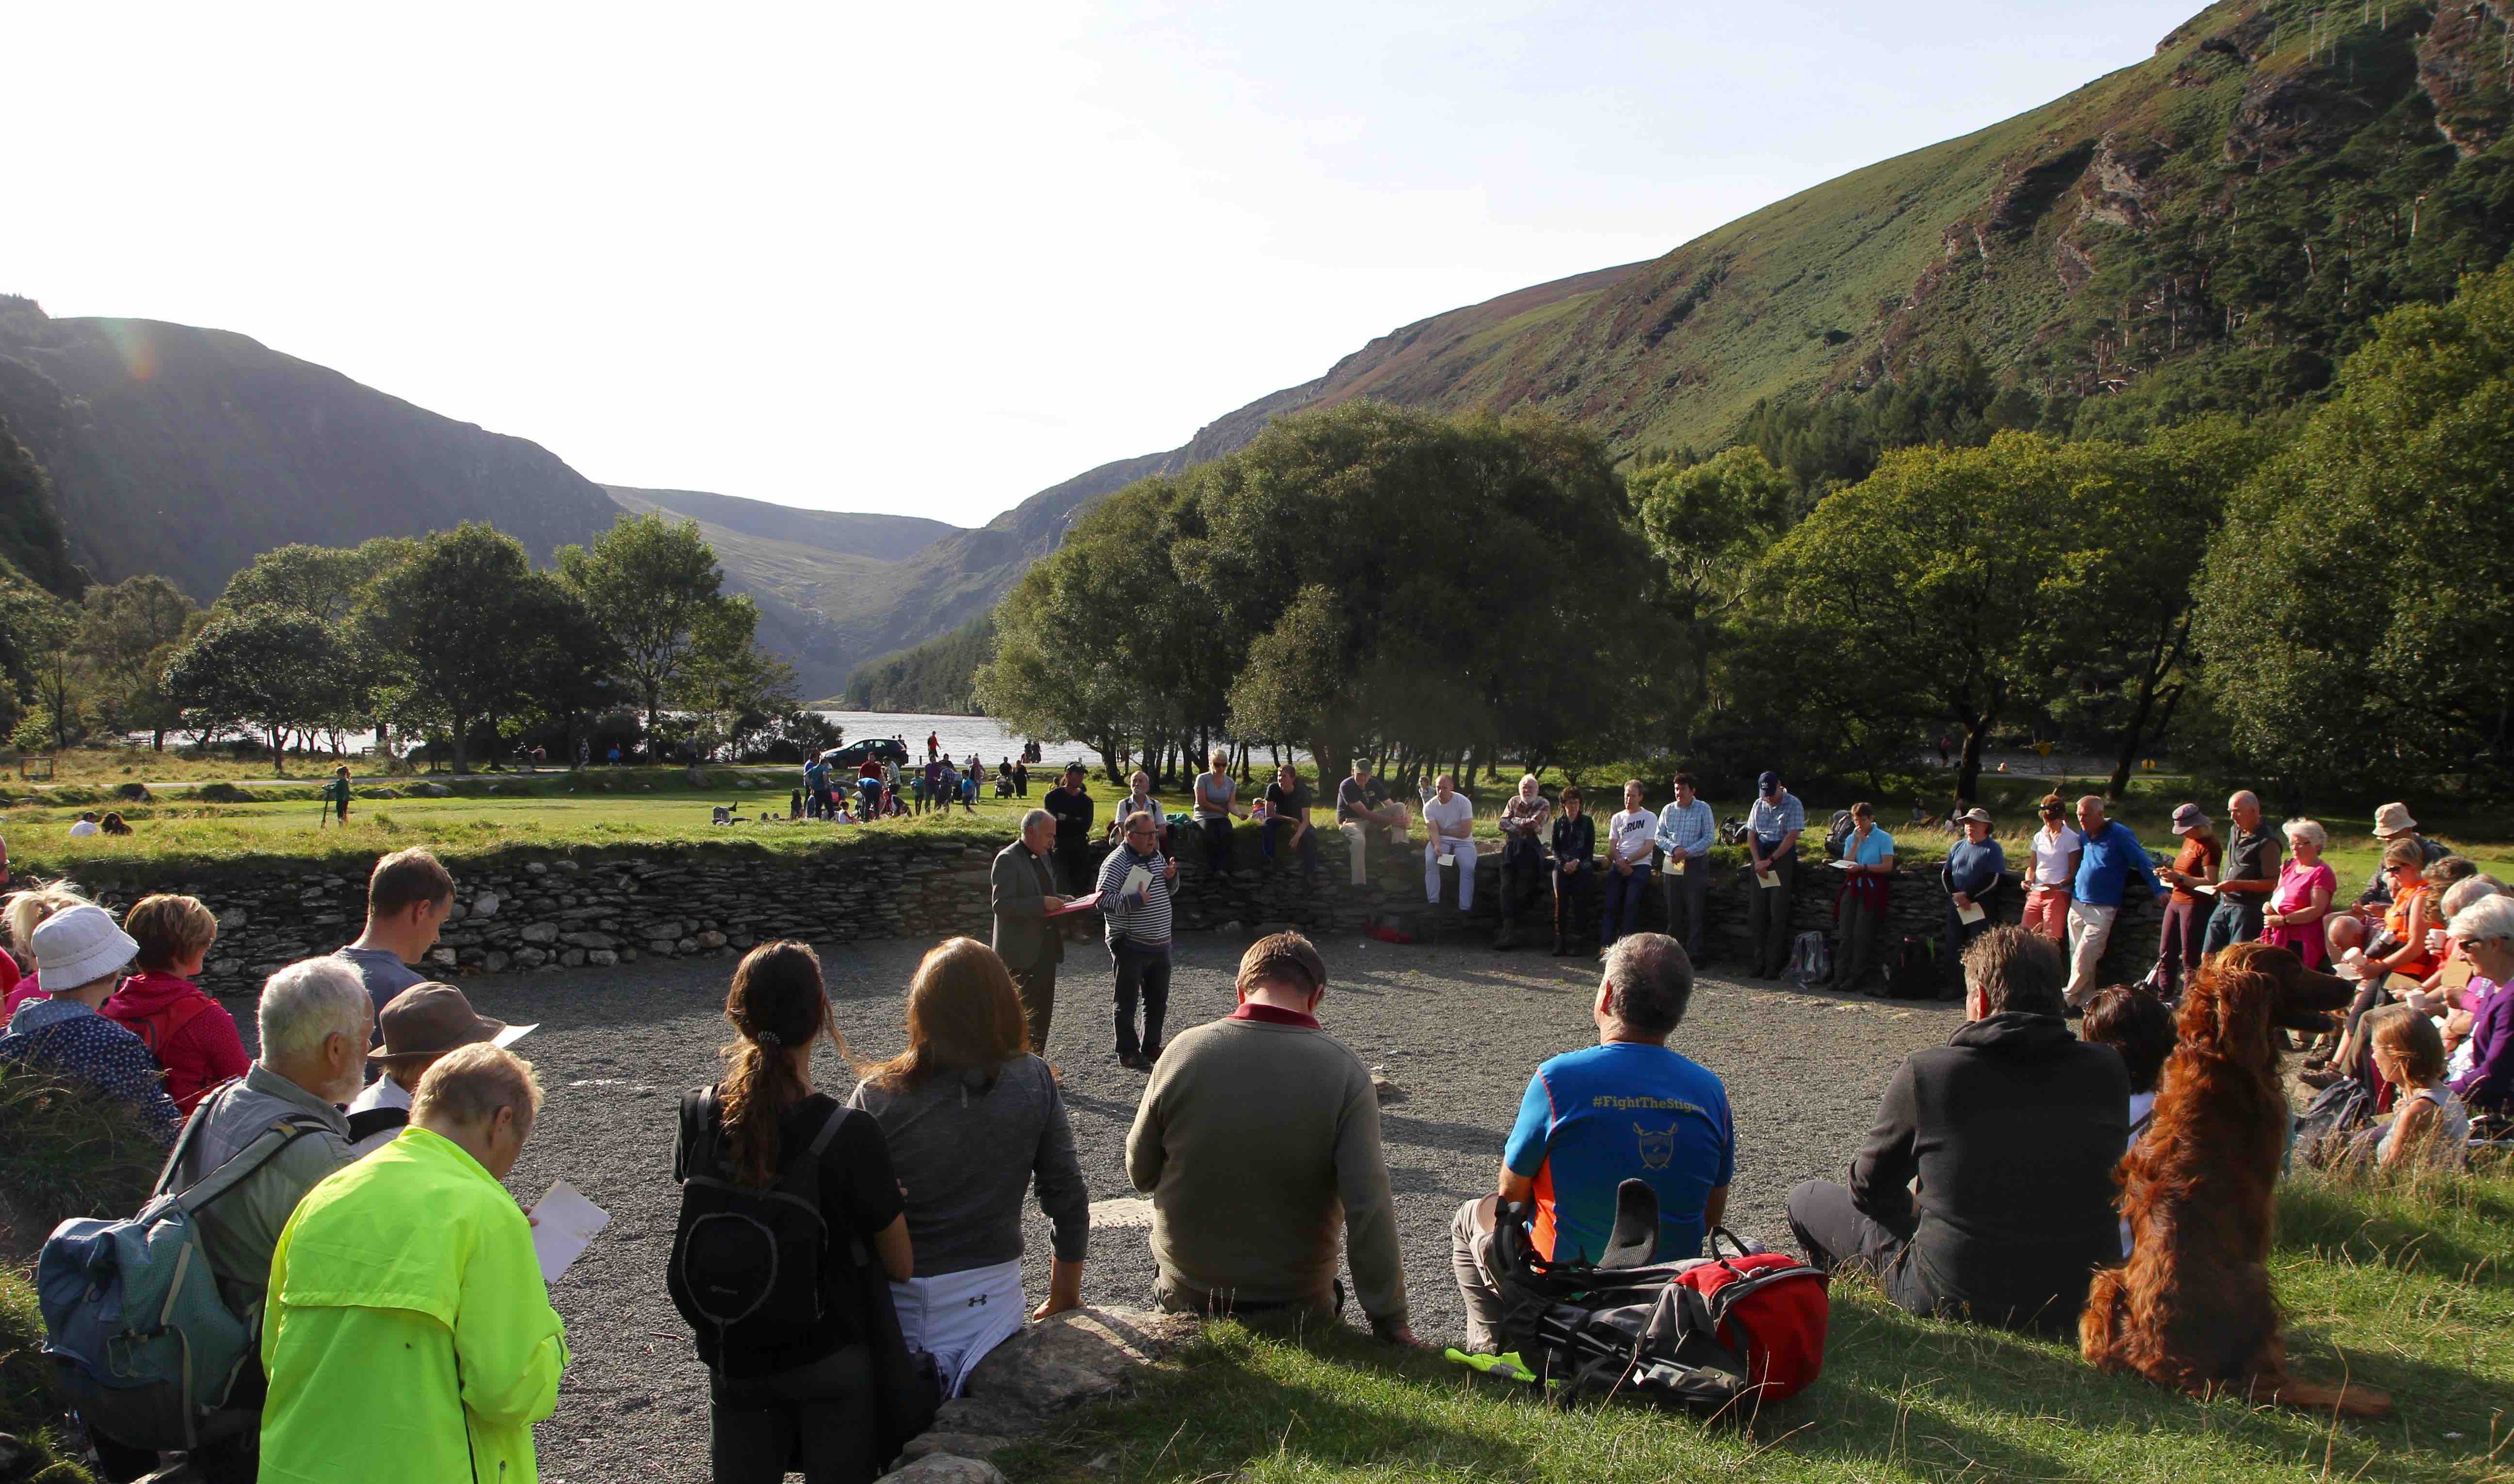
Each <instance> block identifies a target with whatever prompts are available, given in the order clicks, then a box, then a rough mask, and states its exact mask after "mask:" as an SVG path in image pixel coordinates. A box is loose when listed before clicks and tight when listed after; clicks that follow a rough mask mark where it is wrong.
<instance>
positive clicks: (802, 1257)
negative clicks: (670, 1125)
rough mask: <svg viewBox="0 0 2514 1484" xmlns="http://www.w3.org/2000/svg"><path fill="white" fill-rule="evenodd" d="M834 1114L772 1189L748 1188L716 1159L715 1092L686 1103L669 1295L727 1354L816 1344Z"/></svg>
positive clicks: (842, 1114) (688, 1096)
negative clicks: (824, 1182)
mask: <svg viewBox="0 0 2514 1484" xmlns="http://www.w3.org/2000/svg"><path fill="white" fill-rule="evenodd" d="M847 1113H848V1110H847V1109H846V1108H845V1107H838V1108H834V1109H832V1110H831V1113H830V1118H829V1121H828V1122H827V1123H824V1124H822V1125H821V1131H820V1133H819V1134H817V1135H815V1136H814V1137H813V1139H812V1143H811V1145H810V1147H809V1149H808V1150H807V1151H806V1152H805V1153H804V1154H803V1155H802V1156H801V1157H799V1158H791V1159H788V1160H787V1161H786V1162H785V1164H786V1168H785V1169H784V1170H782V1171H781V1172H779V1174H778V1177H777V1181H776V1183H773V1184H770V1185H767V1186H764V1187H762V1186H752V1185H745V1184H742V1183H739V1182H737V1181H735V1180H734V1179H733V1176H732V1172H731V1171H729V1170H727V1169H725V1168H724V1161H723V1160H722V1158H721V1157H720V1156H719V1155H718V1153H717V1151H716V1146H715V1145H716V1141H715V1138H714V1135H713V1131H712V1125H713V1124H714V1123H715V1089H714V1088H712V1087H703V1088H700V1089H698V1090H697V1091H695V1092H691V1093H685V1094H683V1095H682V1097H681V1144H680V1158H679V1161H678V1171H677V1173H678V1174H679V1175H680V1178H681V1217H680V1222H679V1224H678V1225H676V1226H675V1227H674V1228H673V1231H672V1257H671V1263H670V1265H669V1267H667V1268H666V1269H665V1272H664V1286H665V1289H666V1291H667V1292H669V1294H670V1295H671V1297H672V1307H674V1308H676V1309H679V1310H680V1311H681V1317H682V1318H683V1319H685V1320H688V1321H689V1324H690V1327H691V1328H692V1329H694V1330H697V1331H699V1332H700V1333H702V1334H706V1335H711V1336H713V1337H714V1339H715V1344H716V1346H717V1349H718V1352H719V1353H721V1352H722V1350H723V1349H724V1347H726V1346H728V1345H731V1346H738V1347H740V1348H743V1349H746V1350H749V1349H781V1348H784V1347H786V1346H788V1345H793V1344H802V1343H803V1342H805V1341H808V1340H810V1339H811V1338H812V1333H813V1331H814V1330H816V1329H818V1328H819V1327H820V1323H821V1316H822V1314H823V1312H824V1310H825V1305H824V1304H823V1303H822V1278H821V1275H822V1265H823V1263H825V1262H827V1261H828V1257H829V1245H830V1226H829V1223H828V1222H827V1221H825V1220H823V1219H822V1216H821V1155H822V1154H823V1153H825V1152H826V1151H827V1150H828V1149H829V1147H830V1141H831V1140H832V1139H835V1138H836V1137H837V1136H838V1125H840V1124H842V1123H844V1122H845V1121H846V1119H847Z"/></svg>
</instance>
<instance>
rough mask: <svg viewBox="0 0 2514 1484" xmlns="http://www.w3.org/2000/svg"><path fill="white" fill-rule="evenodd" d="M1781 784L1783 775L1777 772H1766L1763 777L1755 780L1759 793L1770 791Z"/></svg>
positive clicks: (1756, 789)
mask: <svg viewBox="0 0 2514 1484" xmlns="http://www.w3.org/2000/svg"><path fill="white" fill-rule="evenodd" d="M1780 786H1781V776H1780V775H1779V774H1777V773H1765V774H1764V776H1763V777H1762V778H1759V779H1757V780H1755V791H1756V792H1757V793H1769V792H1771V791H1772V790H1773V789H1775V788H1778V787H1780Z"/></svg>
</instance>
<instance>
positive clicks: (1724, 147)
mask: <svg viewBox="0 0 2514 1484" xmlns="http://www.w3.org/2000/svg"><path fill="white" fill-rule="evenodd" d="M2200 3H2201V0H2163V3H2160V0H2101V3H2097V4H2088V3H2085V0H2065V3H2063V0H1937V3H1927V4H1924V3H1908V0H1797V3H1790V0H1770V3H1762V4H1747V5H1741V4H1736V3H1733V0H1730V3H1723V4H1718V5H1712V4H1702V3H1692V0H1659V3H1654V4H1623V3H1593V4H1537V3H1518V4H1513V3H1490V0H1443V3H1439V4H1380V3H1374V0H1340V3H1334V4H1316V3H1310V0H1276V3H1272V4H1267V5H1237V6H1222V5H1216V4H1204V5H1167V4H1156V3H1143V4H1113V5H1107V6H1093V7H1084V6H1073V5H1062V4H1055V3H1035V0H1034V3H1028V4H1019V5H1002V6H997V5H992V4H979V5H967V4H963V5H953V6H873V5H856V4H826V3H825V4H813V5H796V6H791V7H783V6H770V5H752V6H720V7H718V6H691V5H673V6H669V7H666V6H642V5H631V4H619V3H612V4H603V5H598V6H595V5H586V6H562V5H556V4H540V3H527V4H514V3H504V4H498V5H479V6H473V5H464V4H443V3H440V4H434V5H428V6H408V5H396V6H385V5H361V4H340V3H337V0H334V3H327V4H324V5H320V6H303V7H298V6H286V5H277V4H248V5H233V6H230V5H200V4H197V3H185V4H182V5H167V6H157V7H151V6H144V5H97V4H87V5H81V4H48V5H31V6H22V7H18V8H16V9H15V10H14V11H13V13H12V14H11V17H10V20H9V21H8V25H7V31H8V50H9V61H8V63H7V67H6V72H7V83H6V86H5V87H0V137H5V138H7V139H8V140H11V141H12V144H11V147H10V149H9V164H8V168H7V178H8V183H7V186H6V194H5V196H0V292H14V293H20V294H25V295H29V296H31V297H33V298H35V299H37V300H39V301H42V303H43V304H44V306H45V308H46V309H47V310H49V311H50V312H52V313H53V314H56V315H86V314H113V315H134V316H142V317H146V318H154V319H167V320H176V321H180V322H182V323H185V324H193V325H209V326H216V327H219V328H222V329H227V330H235V331H240V332H242V333H244V334H246V335H250V336H252V337H254V338H255V339H257V340H260V341H263V342H264V343H265V344H268V345H270V346H272V347H274V348H276V349H279V350H283V351H286V352H288V353H289V354H292V355H297V356H302V357H304V358H305V359H307V360H311V361H316V362H320V363H322V364H324V365H327V366H331V367H334V368H336V369H338V370H340V371H342V372H345V373H346V374H347V375H349V376H351V377H353V378H355V379H357V380H358V381H364V382H366V383H368V384H369V385H372V386H376V387H379V388H381V389H383V390H385V391H388V392H391V393H393V394H395V395H397V396H401V397H405V398H408V399H409V400H411V401H413V402H416V403H418V404H420V405H421V406H423V407H427V408H431V409H434V410H435V411H437V412H441V413H444V414H446V415H447V416H449V417H454V418H460V419H464V420H466V421H474V422H478V423H480V424H482V425H483V426H486V427H490V428H493V429H496V430H498V431H500V432H507V433H514V434H518V435H521V436H523V437H527V438H532V439H535V440H537V441H538V442H540V443H543V444H545V445H547V447H548V448H550V449H551V450H552V451H553V452H555V453H556V454H558V456H559V457H560V458H562V459H565V460H566V461H568V462H569V463H571V464H573V465H574V466H575V467H576V468H578V469H579V470H581V471H583V472H584V473H585V474H587V475H588V476H589V477H591V478H594V479H597V480H602V481H606V482H610V483H617V484H637V485H649V486H664V487H680V488H692V489H705V490H717V491H722V492H724V493H727V494H733V495H747V496H751V497H754V498H757V499H762V500H773V501H783V502H786V503H790V504H799V505H815V506H821V507H825V508H832V509H849V510H889V511H898V512H904V513H915V514H923V515H931V516H935V517H938V518H941V519H945V520H949V521H952V522H953V523H954V524H958V525H976V524H981V523H983V522H985V521H986V520H988V519H989V518H991V517H993V515H994V514H995V513H996V512H997V511H999V510H1002V509H1005V508H1007V507H1008V506H1010V505H1012V504H1014V503H1016V502H1018V501H1020V500H1022V499H1023V498H1024V497H1026V496H1028V495H1030V494H1031V493H1033V492H1034V491H1035V490H1038V489H1040V488H1042V487H1044V486H1046V485H1050V484H1054V483H1056V482H1058V481H1060V480H1062V479H1065V478H1067V477H1069V476H1071V475H1074V474H1075V473H1078V472H1080V471H1082V470H1083V469H1085V468H1088V467H1090V466H1092V465H1094V464H1097V463H1103V462H1106V461H1110V460H1113V459H1120V458H1127V457H1131V456H1133V455H1136V454H1142V453H1149V452H1153V451H1155V450H1158V449H1165V448H1170V447H1174V446H1175V445H1177V444H1179V443H1182V442H1184V441H1186V439H1187V438H1188V437H1189V435H1190V434H1192V433H1194V432H1195V431H1196V428H1197V427H1198V426H1199V425H1200V424H1202V423H1204V422H1206V421H1211V420H1212V419H1214V418H1215V417H1218V416H1220V415H1221V414H1223V413H1226V412H1229V411H1230V410H1232V409H1233V408H1236V407H1237V406H1239V405H1240V404H1242V403H1244V402H1247V401H1249V400H1251V399H1253V398H1256V397H1258V396H1261V395H1263V394H1265V393H1267V392H1270V391H1273V390H1275V389H1277V387H1281V386H1285V385H1289V384H1292V383H1294V382H1298V381H1307V380H1309V379H1310V378H1312V377H1314V376H1317V375H1318V374H1319V373H1320V372H1322V371H1324V370H1325V369H1326V368H1327V367H1328V366H1329V365H1330V364H1332V363H1333V362H1334V361H1335V360H1336V359H1337V358H1338V357H1340V356H1342V355H1344V354H1346V353H1347V352H1349V351H1352V350H1354V349H1357V348H1358V347H1359V346H1360V345H1361V344H1362V343H1363V342H1364V341H1368V340H1369V339H1371V338H1372V337H1374V336H1377V335H1381V334H1384V333H1386V332H1387V331H1389V330H1392V329H1394V328H1396V327H1398V326H1399V325H1403V324H1406V323H1408V322H1410V321H1413V320H1416V319H1420V318H1423V317H1424V316H1426V315H1430V314H1436V313H1439V312H1440V311H1441V310H1444V309H1449V308H1454V307H1456V306H1458V305H1461V304H1467V303H1473V302H1476V301H1480V300H1484V299H1489V298H1491V297H1493V296H1495V295H1498V294H1504V293H1508V292H1509V291H1511V290H1513V289H1517V288H1521V287H1524V286H1526V285H1528V284H1533V283H1540V282H1543V281H1545V280H1548V279H1552V278H1559V277H1562V276H1564V275H1566V274H1571V273H1577V272H1582V271H1585V270H1587V269H1590V268H1597V267H1603V266H1606V265H1608V264H1611V263H1618V262H1626V261H1633V260H1635V259H1641V258H1651V257H1656V256H1657V255H1659V254H1661V253H1664V252H1666V251H1668V250H1669V249H1671V248H1673V247H1675V246H1677V245H1679V244H1680V243H1683V241H1685V240H1687V239H1688V238H1691V237H1693V236H1695V235H1697V234H1699V233H1701V232H1703V231H1706V230H1709V229H1710V228H1712V227H1714V226H1717V225H1719V224H1720V223H1722V222H1723V221H1728V220H1730V219H1732V218H1734V217H1737V216H1739V215H1741V214H1743V213H1746V212H1749V211H1752V210H1754V209H1755V208H1756V207H1759V206H1762V205H1764V204H1765V203H1766V202H1770V201H1773V200H1777V199H1779V198H1781V197H1783V196H1786V195H1788V194H1790V193H1792V192H1794V191H1797V190H1800V189H1803V188H1804V187H1806V186H1808V185H1812V184H1815V183H1817V182H1818V181H1821V180H1827V179H1829V178H1831V177H1833V176H1836V175H1840V174H1842V173H1843V172H1845V171H1848V170H1853V169H1856V168H1858V167H1859V166H1861V165H1865V164H1868V163H1870V162H1872V161H1874V160H1878V159H1882V158H1885V157H1887V156H1890V155H1894V154H1899V153H1902V152H1903V151H1906V150H1910V149H1916V148H1919V147H1921V146H1923V145H1926V144H1929V143H1932V142H1934V141H1936V140H1942V139H1947V138H1950V137H1953V136H1956V135H1960V134H1965V133H1968V132H1970V131H1972V130H1975V129H1978V128H1981V127H1983V126H1985V125H1988V124H1991V123H1994V122H1996V121H1997V120H1999V119H2002V118H2005V117H2007V116H2008V115H2010V114H2013V113H2016V112H2019V111H2021V110H2023V109H2026V108H2030V107H2033V106H2034V105H2036V104H2039V103H2042V102H2044V101H2046V100H2049V99H2052V98H2055V97H2057V96H2059V95H2061V94H2064V93H2067V92H2069V91H2071V90H2072V89H2074V88H2076V87H2078V86H2080V85H2081V84H2084V83H2086V82H2088V81H2090V80H2092V79H2093V78H2095V77H2096V76H2098V75H2100V74H2101V73H2104V72H2107V71H2110V70H2112V69H2114V68H2117V67H2121V66H2125V65H2128V64H2129V63H2131V62H2133V61H2136V60H2139V59H2140V58H2143V57H2146V56H2148V55H2149V54H2150V52H2151V51H2152V50H2153V48H2154V46H2155V44H2156V42H2157V41H2158V40H2159V39H2160V38H2161V37H2163V36H2164V35H2165V33H2166V32H2167V31H2169V30H2170V29H2171V28H2172V27H2173V26H2174V25H2176V24H2178V23H2179V22H2180V21H2182V20H2185V19H2187V17H2188V16H2189V15H2190V14H2192V13H2194V12H2196V11H2197V10H2198V9H2199V8H2200Z"/></svg>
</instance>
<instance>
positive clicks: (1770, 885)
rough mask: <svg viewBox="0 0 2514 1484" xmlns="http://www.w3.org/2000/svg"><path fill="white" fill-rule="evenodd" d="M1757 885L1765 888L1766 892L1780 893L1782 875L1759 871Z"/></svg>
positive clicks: (1756, 878)
mask: <svg viewBox="0 0 2514 1484" xmlns="http://www.w3.org/2000/svg"><path fill="white" fill-rule="evenodd" d="M1755 884H1756V885H1757V886H1760V887H1762V888H1764V890H1765V891H1778V890H1780V886H1781V873H1780V872H1779V871H1757V872H1756V873H1755Z"/></svg>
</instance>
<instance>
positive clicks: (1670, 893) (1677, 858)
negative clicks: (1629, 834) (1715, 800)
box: [1657, 773, 1717, 969]
mask: <svg viewBox="0 0 2514 1484" xmlns="http://www.w3.org/2000/svg"><path fill="white" fill-rule="evenodd" d="M1674 782H1675V786H1676V797H1675V798H1673V799H1671V800H1669V801H1668V805H1667V807H1666V808H1665V809H1662V810H1660V811H1659V812H1658V839H1657V843H1658V849H1659V855H1660V857H1661V858H1662V859H1663V860H1664V861H1665V862H1667V864H1666V868H1665V870H1664V871H1662V872H1661V874H1660V876H1659V882H1660V889H1661V890H1662V891H1663V892H1664V893H1665V894H1666V897H1667V936H1668V937H1670V938H1673V939H1675V940H1676V941H1677V942H1679V943H1683V944H1684V958H1685V962H1687V963H1689V964H1691V965H1692V966H1693V967H1694V968H1696V969H1699V968H1701V967H1702V947H1703V944H1702V938H1703V919H1704V918H1705V916H1706V915H1707V913H1706V910H1705V909H1706V908H1707V907H1708V906H1709V904H1710V888H1711V846H1712V843H1713V840H1714V832H1715V830H1716V828H1717V826H1716V825H1715V824H1714V822H1713V821H1712V818H1711V806H1710V805H1709V804H1706V803H1704V802H1703V801H1702V798H1701V795H1700V793H1699V791H1698V790H1699V788H1700V785H1699V784H1698V783H1697V782H1695V781H1694V777H1693V775H1692V774H1690V773H1680V774H1678V775H1677V776H1676V778H1675V780H1674Z"/></svg>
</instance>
